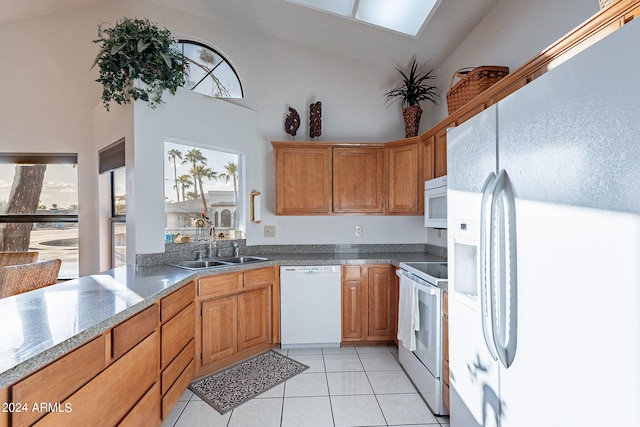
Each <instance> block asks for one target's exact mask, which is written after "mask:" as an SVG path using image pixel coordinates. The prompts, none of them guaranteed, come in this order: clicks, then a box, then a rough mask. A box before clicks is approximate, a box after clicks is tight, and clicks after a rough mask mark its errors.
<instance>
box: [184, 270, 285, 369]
mask: <svg viewBox="0 0 640 427" xmlns="http://www.w3.org/2000/svg"><path fill="white" fill-rule="evenodd" d="M277 271H278V268H277V267H267V268H263V269H256V270H249V271H246V272H245V273H233V274H230V275H225V276H228V277H226V278H224V279H219V280H220V282H219V283H220V284H223V283H226V284H229V285H225V288H226V291H225V292H222V293H220V292H219V293H216V295H217V297H216V298H208V297H207V296H208V295H211V294H212V292H211V290H209V289H208V288H207V287H202V286H201V288H200V289H201V290H202V291H203V292H204V295H205V297H204V298H201V299H200V300H199V304H200V309H201V313H200V321H199V324H198V325H197V327H198V328H199V334H198V335H197V338H198V342H197V344H196V347H197V348H196V353H197V352H200V363H199V365H198V367H197V369H196V371H197V372H196V374H197V376H198V377H201V376H204V375H206V374H208V373H210V372H214V371H216V370H218V369H221V368H223V367H225V366H226V365H228V364H230V363H234V362H235V361H238V360H241V359H243V358H247V357H250V356H252V355H253V354H257V353H259V352H260V351H264V350H267V349H268V348H271V347H272V346H273V345H274V344H275V343H276V342H277V339H278V336H277V335H279V334H276V333H274V329H275V328H276V327H277V325H279V320H278V318H277V317H278V316H279V315H280V309H279V304H280V293H279V286H278V274H277ZM203 280H204V281H207V283H209V282H208V281H209V280H210V279H209V278H204V279H200V281H201V282H202V281H203ZM236 283H239V284H240V285H238V286H236V285H231V284H236ZM201 285H202V283H201ZM274 325H275V326H274Z"/></svg>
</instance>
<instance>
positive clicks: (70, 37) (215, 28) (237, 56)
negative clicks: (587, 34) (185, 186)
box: [0, 0, 597, 274]
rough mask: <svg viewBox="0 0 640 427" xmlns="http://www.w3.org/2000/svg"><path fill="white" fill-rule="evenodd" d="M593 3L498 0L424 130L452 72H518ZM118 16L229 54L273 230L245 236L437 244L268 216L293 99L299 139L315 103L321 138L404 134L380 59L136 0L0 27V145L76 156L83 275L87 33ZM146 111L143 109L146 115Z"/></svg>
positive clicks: (92, 48)
mask: <svg viewBox="0 0 640 427" xmlns="http://www.w3.org/2000/svg"><path fill="white" fill-rule="evenodd" d="M596 11H597V2H596V1H595V0H590V1H583V0H563V1H559V2H558V1H551V0H541V1H536V2H531V1H526V0H510V1H508V0H501V1H499V2H498V3H497V5H496V7H495V8H494V9H493V10H492V11H491V12H490V14H489V15H488V16H487V18H486V19H485V20H484V21H482V22H481V23H480V24H479V25H478V26H477V28H476V29H475V30H474V31H473V32H472V34H471V35H470V36H469V37H468V38H467V39H466V40H465V41H464V42H463V43H462V44H461V45H460V47H459V48H458V49H457V50H456V52H454V54H453V55H452V56H451V57H450V58H449V59H448V60H447V61H446V62H445V63H444V64H443V65H442V66H441V67H440V68H439V69H438V70H437V74H436V75H438V76H440V82H439V85H440V87H442V88H443V90H442V93H443V97H442V101H441V103H440V105H439V106H438V107H437V108H434V109H431V110H432V111H430V110H429V109H427V111H426V112H425V115H424V116H423V117H424V118H423V125H422V127H421V129H423V130H426V129H427V127H428V126H429V125H432V124H435V123H436V122H437V121H439V120H440V119H441V118H443V117H444V116H445V115H446V102H445V101H444V93H445V92H446V90H447V89H448V85H449V78H450V76H451V74H452V73H453V71H454V70H455V69H457V68H460V67H462V66H468V65H484V64H489V63H498V64H505V65H508V66H510V67H512V68H515V67H517V66H519V65H520V64H522V63H523V62H525V61H526V60H528V59H529V58H531V57H532V56H534V55H535V54H536V53H537V52H540V51H541V50H543V49H544V48H545V47H546V46H547V45H549V44H550V43H552V42H553V41H554V40H556V39H557V38H559V37H560V36H561V35H563V34H564V33H566V32H567V31H569V30H570V29H571V28H573V27H575V26H576V25H578V24H579V23H580V22H582V21H583V20H584V19H586V18H587V17H588V16H590V15H592V14H593V13H595V12H596ZM123 16H129V17H147V18H149V19H151V20H152V21H155V22H158V23H159V24H160V25H161V26H166V27H167V28H169V29H170V30H171V31H172V32H173V33H174V34H175V35H176V36H179V37H190V38H193V39H196V40H200V41H203V42H205V43H208V44H210V45H212V46H214V47H216V48H218V49H219V50H220V51H221V52H222V53H224V54H225V55H226V56H227V57H228V58H230V60H231V61H232V63H233V65H234V66H235V68H236V70H237V71H238V73H239V75H240V78H241V80H242V82H243V85H244V90H245V99H244V100H241V101H238V104H239V105H241V106H244V107H247V108H249V109H251V110H253V111H255V120H256V122H257V138H256V140H255V145H252V146H251V147H250V152H248V158H247V161H248V162H251V164H253V165H254V167H253V168H248V171H249V172H248V175H247V190H248V191H251V190H254V189H255V190H258V191H261V192H262V193H263V200H264V202H265V203H264V206H263V225H264V224H266V225H275V226H276V227H277V232H276V236H277V237H276V238H264V237H263V236H262V225H260V226H258V225H253V224H249V225H248V230H247V234H248V243H249V244H258V243H265V244H267V243H401V242H407V243H416V242H421V243H422V242H425V241H429V242H433V243H438V244H439V243H441V242H444V239H437V236H435V235H433V233H430V234H429V235H427V233H426V232H425V229H424V228H423V227H422V226H421V222H422V219H421V218H417V217H373V216H370V217H364V216H344V217H278V216H275V215H273V211H274V172H273V151H272V149H271V146H270V141H271V140H286V139H287V137H288V135H286V134H285V132H284V130H283V121H284V117H285V115H286V112H287V108H288V107H289V106H292V107H294V108H296V109H297V110H298V112H299V113H300V115H301V117H302V125H301V128H300V130H299V134H298V138H296V139H297V140H304V139H306V138H307V136H306V135H307V129H308V121H307V117H308V111H307V108H308V105H309V103H310V102H312V101H316V100H320V101H322V102H323V135H322V137H321V140H322V141H349V140H355V141H389V140H394V139H398V138H401V137H402V136H403V131H402V124H401V113H400V107H399V106H398V105H396V104H394V105H393V106H390V107H388V108H387V107H386V106H385V104H384V97H383V93H384V92H385V91H386V90H388V87H389V86H390V85H391V84H392V82H393V79H394V78H395V74H396V73H395V71H394V70H392V69H391V68H390V67H388V66H387V65H386V64H382V65H381V66H380V67H378V68H374V67H371V66H370V65H365V64H360V63H356V62H354V61H348V60H344V59H341V58H338V57H333V56H331V55H327V54H324V53H318V52H313V51H307V50H305V49H302V48H300V47H299V46H297V45H293V44H290V43H285V42H283V41H280V40H276V39H269V38H266V37H263V36H258V35H255V34H252V33H251V31H250V29H241V28H237V27H233V26H229V25H226V24H224V23H220V22H216V21H211V20H207V19H203V18H200V17H196V16H193V15H189V14H186V13H184V12H182V11H179V10H173V9H166V8H163V7H159V6H156V5H153V4H150V3H147V2H144V1H142V0H128V1H124V0H113V1H110V2H105V3H102V4H100V5H98V6H93V7H88V8H84V9H79V10H76V11H72V12H63V13H59V14H55V15H51V16H47V17H41V18H36V19H30V20H24V21H19V22H14V23H5V24H2V25H0V39H2V40H4V41H5V43H2V45H0V55H1V56H2V57H3V58H4V61H3V67H2V71H1V73H2V74H1V77H2V81H3V84H2V85H0V120H1V121H2V125H1V126H0V145H1V148H0V150H2V151H8V152H11V151H33V152H44V151H52V152H77V153H78V158H79V163H80V164H79V167H78V173H79V177H80V201H79V204H80V211H79V216H80V235H81V238H80V252H81V255H80V257H81V260H80V273H81V274H88V273H91V272H94V271H97V270H98V269H99V268H100V267H99V239H98V237H97V236H98V231H97V230H98V228H99V224H98V197H97V194H96V192H97V189H98V177H97V149H98V148H101V147H103V146H105V145H107V142H106V141H105V143H104V144H102V143H101V142H96V143H93V142H92V141H93V133H92V122H93V117H92V110H93V108H94V107H95V106H96V104H98V103H99V96H100V87H99V84H98V83H96V82H95V81H94V80H95V79H96V78H97V70H95V69H94V70H92V71H89V68H90V67H91V64H92V63H93V59H94V57H95V54H96V53H97V46H96V45H94V44H92V43H91V40H92V39H94V38H95V37H96V35H97V28H98V25H99V24H101V23H103V22H108V23H114V22H115V21H116V20H117V19H119V18H121V17H123ZM218 102H222V101H218ZM145 108H146V107H145ZM161 108H162V107H161ZM167 108H170V107H167ZM152 112H153V111H149V112H148V113H149V115H150V119H152V116H153V114H151V113H152ZM134 114H135V116H136V117H144V116H146V115H147V114H145V113H144V112H141V111H140V110H139V109H138V108H136V109H135V113H134ZM193 114H196V112H195V110H194V108H191V110H190V111H189V107H188V106H187V108H186V110H185V111H184V113H182V114H180V113H178V114H176V115H175V116H174V117H173V119H174V120H176V121H179V120H182V119H184V117H188V116H189V115H193ZM202 120H205V121H206V120H208V118H202ZM123 132H124V133H126V132H127V131H126V130H123ZM147 132H150V133H149V135H147ZM151 134H153V132H151V130H150V129H142V128H141V129H136V135H135V137H136V138H138V137H141V138H143V141H144V142H141V145H140V148H142V147H143V146H146V145H147V144H151V142H149V141H150V140H149V141H147V140H146V139H144V138H146V137H149V138H152V136H151ZM153 138H155V136H153ZM110 142H113V141H108V143H110ZM100 144H102V145H100ZM147 148H150V147H147ZM155 150H156V147H155V146H154V148H153V152H150V153H148V156H149V157H148V161H161V159H162V155H161V154H160V153H161V148H160V147H158V148H157V150H159V151H158V152H156V151H155ZM129 154H130V153H128V154H127V156H128V158H129ZM132 155H133V156H134V158H135V159H136V160H135V161H136V162H137V161H138V160H139V159H140V156H146V155H147V153H146V152H144V151H137V148H136V151H135V152H134V153H133V154H132ZM156 167H158V168H159V167H160V166H159V165H158V166H156ZM249 169H250V170H249ZM131 179H134V177H133V176H132V177H131ZM143 183H145V181H144V179H143V178H141V175H140V174H139V173H136V176H135V183H134V185H135V187H136V188H140V187H142V185H143ZM147 184H148V185H149V186H150V188H156V186H158V187H159V186H161V183H160V182H158V183H152V182H148V183H147ZM145 189H146V188H145ZM153 191H156V190H153ZM138 195H139V193H138ZM161 206H162V205H161V204H160V205H157V206H156V205H155V204H152V203H149V204H144V203H142V196H141V197H140V198H136V201H135V205H134V206H130V207H129V212H130V213H131V212H132V209H133V210H134V212H135V215H136V217H137V221H136V224H142V223H143V222H144V223H145V224H147V223H148V224H147V225H148V226H149V227H151V228H152V230H151V229H149V230H146V228H145V227H146V226H147V225H144V226H142V225H141V227H142V228H140V229H136V230H135V233H134V234H135V236H136V242H135V243H136V244H137V245H138V246H137V247H136V249H135V251H136V252H137V253H147V252H157V251H158V250H157V249H159V248H160V245H159V240H160V238H161V233H159V234H156V233H158V231H157V229H158V228H159V227H158V224H159V223H160V221H161V219H160V218H161V217H160V214H159V212H161V211H162V207H161ZM149 215H151V217H149ZM152 224H154V225H152ZM355 225H363V229H364V236H363V237H358V238H356V237H355V236H354V235H353V234H354V233H353V227H354V226H355ZM143 229H144V230H145V232H143V231H142V230H143ZM147 231H148V232H147ZM442 244H444V243H442Z"/></svg>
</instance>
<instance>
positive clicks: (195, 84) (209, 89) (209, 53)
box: [178, 40, 243, 98]
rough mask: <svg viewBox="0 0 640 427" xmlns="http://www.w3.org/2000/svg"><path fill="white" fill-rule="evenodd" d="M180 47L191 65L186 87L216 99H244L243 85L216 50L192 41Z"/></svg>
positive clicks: (182, 42) (234, 71) (180, 44)
mask: <svg viewBox="0 0 640 427" xmlns="http://www.w3.org/2000/svg"><path fill="white" fill-rule="evenodd" d="M178 46H179V48H180V50H181V51H182V55H183V56H184V57H185V59H186V60H187V63H188V64H189V74H188V75H187V83H186V85H185V87H188V88H189V89H191V90H194V91H196V92H199V93H202V94H204V95H207V96H211V97H214V98H242V97H243V93H242V84H241V83H240V79H239V78H238V73H236V70H234V69H233V67H232V66H231V64H230V63H229V61H227V59H226V58H225V57H224V56H222V55H221V54H220V53H219V52H218V51H216V50H215V49H213V48H211V47H209V46H206V45H204V44H202V43H198V42H195V41H192V40H179V41H178Z"/></svg>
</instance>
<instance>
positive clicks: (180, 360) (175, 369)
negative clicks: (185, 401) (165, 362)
mask: <svg viewBox="0 0 640 427" xmlns="http://www.w3.org/2000/svg"><path fill="white" fill-rule="evenodd" d="M195 354H196V341H195V339H192V340H191V341H189V344H187V346H186V347H185V348H183V349H182V351H181V352H180V353H179V354H178V355H177V356H176V358H175V359H173V361H171V363H169V366H167V368H166V369H165V370H164V371H162V376H161V381H162V394H165V393H166V392H167V390H169V387H171V386H172V385H173V383H174V382H175V381H176V379H177V378H178V376H179V375H180V373H181V372H182V371H184V368H186V367H187V366H189V363H191V361H192V360H193V357H194V355H195Z"/></svg>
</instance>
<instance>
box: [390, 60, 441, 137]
mask: <svg viewBox="0 0 640 427" xmlns="http://www.w3.org/2000/svg"><path fill="white" fill-rule="evenodd" d="M418 67H419V65H418V61H417V60H416V59H415V58H413V62H412V64H411V68H410V70H409V72H408V73H404V72H403V71H402V70H400V69H399V68H396V70H398V72H399V73H400V74H401V75H402V84H401V85H400V86H398V87H396V88H394V89H392V90H390V91H389V92H387V93H385V96H386V97H387V100H388V101H391V102H393V101H396V100H398V99H399V100H400V101H401V102H402V106H403V109H402V116H403V118H404V129H405V137H406V138H410V137H412V136H416V135H418V127H419V126H420V117H421V116H422V108H420V102H422V101H431V102H433V103H435V102H436V97H437V96H439V95H438V93H437V92H436V90H437V88H436V87H435V86H432V85H430V84H429V83H428V82H429V80H432V79H435V76H434V75H433V71H434V70H433V69H431V70H429V71H427V72H420V71H419V70H418Z"/></svg>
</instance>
